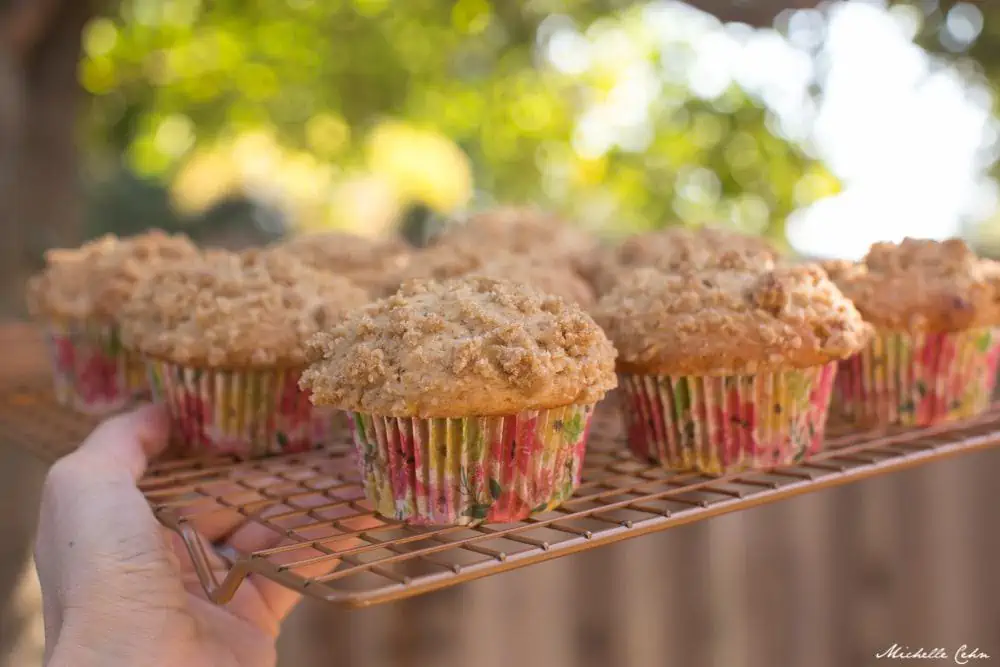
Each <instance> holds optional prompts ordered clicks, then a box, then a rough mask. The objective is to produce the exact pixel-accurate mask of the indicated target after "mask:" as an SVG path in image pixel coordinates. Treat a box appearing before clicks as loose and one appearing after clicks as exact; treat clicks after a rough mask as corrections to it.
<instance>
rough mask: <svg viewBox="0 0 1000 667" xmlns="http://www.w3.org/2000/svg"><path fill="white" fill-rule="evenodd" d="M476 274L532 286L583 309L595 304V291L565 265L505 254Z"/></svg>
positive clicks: (488, 263)
mask: <svg viewBox="0 0 1000 667" xmlns="http://www.w3.org/2000/svg"><path fill="white" fill-rule="evenodd" d="M473 273H475V274H477V275H481V276H488V277H491V278H499V279H503V280H510V281H513V282H519V283H524V284H526V285H531V286H532V287H534V288H535V289H537V290H540V291H542V292H545V293H546V294H552V295H555V296H558V297H561V298H563V299H565V300H566V301H568V302H570V303H575V304H576V305H578V306H580V307H581V308H583V309H588V308H590V307H592V306H593V305H594V302H595V301H596V297H595V296H594V290H593V289H592V288H591V287H590V285H589V284H588V283H587V281H586V280H584V279H583V278H582V277H581V276H580V274H578V273H577V272H576V271H574V270H573V269H571V268H570V267H569V266H566V265H563V264H542V263H540V262H538V261H534V260H532V259H531V258H528V257H523V256H517V255H501V256H499V257H495V258H493V259H491V260H490V261H488V262H486V263H485V264H484V265H483V266H482V267H481V268H479V269H476V270H475V271H474V272H473Z"/></svg>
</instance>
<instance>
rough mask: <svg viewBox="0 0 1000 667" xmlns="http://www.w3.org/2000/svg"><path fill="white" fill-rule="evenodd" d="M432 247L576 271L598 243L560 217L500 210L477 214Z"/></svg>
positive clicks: (511, 208)
mask: <svg viewBox="0 0 1000 667" xmlns="http://www.w3.org/2000/svg"><path fill="white" fill-rule="evenodd" d="M434 244H435V245H439V244H443V245H459V246H464V245H471V246H473V247H477V248H488V249H490V250H491V251H493V252H497V251H505V252H507V253H509V254H514V255H527V256H530V257H537V258H540V259H542V260H544V261H546V262H553V261H556V262H564V263H568V264H570V265H572V266H574V267H575V268H577V269H580V268H582V265H583V264H584V263H585V262H586V261H587V260H588V258H589V256H590V254H591V253H592V252H593V251H594V249H595V248H596V246H597V241H596V240H595V239H594V237H593V236H591V235H590V234H589V233H587V232H586V231H585V230H583V229H581V228H579V227H577V226H574V225H572V224H570V223H568V222H567V221H565V220H564V219H562V218H561V217H559V216H557V215H555V214H552V213H549V212H547V211H544V210H542V209H540V208H535V207H531V206H499V207H496V208H493V209H489V210H486V211H483V212H481V213H477V214H474V215H472V216H471V217H469V219H468V220H467V221H466V222H465V223H464V224H461V225H456V226H455V227H453V228H451V229H449V230H448V231H446V232H445V233H443V234H442V235H440V236H439V237H437V239H435V240H434Z"/></svg>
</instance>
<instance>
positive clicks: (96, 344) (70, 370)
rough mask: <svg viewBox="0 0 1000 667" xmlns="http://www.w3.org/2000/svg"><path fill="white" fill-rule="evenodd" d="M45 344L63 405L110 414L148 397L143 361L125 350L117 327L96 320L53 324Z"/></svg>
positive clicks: (51, 322) (46, 333) (47, 327)
mask: <svg viewBox="0 0 1000 667" xmlns="http://www.w3.org/2000/svg"><path fill="white" fill-rule="evenodd" d="M45 342H46V347H47V349H48V352H49V359H50V361H51V368H52V376H53V383H54V390H55V396H56V401H57V402H58V403H59V404H60V405H64V406H67V407H71V408H73V409H75V410H78V411H80V412H83V413H86V414H90V415H105V414H110V413H113V412H117V411H119V410H122V409H124V408H126V407H128V406H129V405H130V404H132V403H133V402H134V401H136V400H139V399H144V398H147V397H148V393H149V385H148V383H147V381H146V370H145V366H144V365H143V363H142V359H140V358H139V357H138V356H137V355H135V354H132V353H131V352H129V351H128V350H126V349H125V348H123V347H122V345H121V341H120V339H119V336H118V327H117V325H115V324H112V323H110V322H104V321H96V320H95V321H89V320H49V321H47V322H46V323H45Z"/></svg>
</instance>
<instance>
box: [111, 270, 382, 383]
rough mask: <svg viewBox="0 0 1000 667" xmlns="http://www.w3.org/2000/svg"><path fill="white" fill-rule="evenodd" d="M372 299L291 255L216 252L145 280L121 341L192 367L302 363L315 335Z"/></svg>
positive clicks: (126, 311)
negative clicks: (309, 342)
mask: <svg viewBox="0 0 1000 667" xmlns="http://www.w3.org/2000/svg"><path fill="white" fill-rule="evenodd" d="M367 302H368V295H367V293H366V292H365V291H364V290H362V289H361V288H359V287H357V286H356V285H354V284H353V283H351V282H350V281H349V280H347V279H346V278H343V277H341V276H337V275H333V274H330V273H326V272H322V271H316V270H315V269H312V268H309V267H307V266H305V265H303V264H301V263H299V262H298V261H297V260H294V259H293V258H291V257H290V256H287V255H283V254H280V253H266V252H254V251H251V252H246V253H242V254H232V253H226V252H213V253H209V254H207V255H206V256H205V258H204V259H203V260H202V261H200V262H188V263H175V264H171V265H165V266H163V267H161V268H160V270H158V271H155V272H153V273H151V274H150V275H149V276H147V277H146V278H145V279H144V280H142V281H141V282H140V283H139V284H138V285H137V287H136V289H135V293H134V295H133V297H132V299H130V300H129V302H128V303H127V304H126V305H125V307H124V308H123V310H122V317H121V322H122V341H123V343H124V344H125V345H126V346H127V347H129V348H131V349H134V350H137V351H139V352H142V353H143V354H147V355H150V356H153V357H158V358H163V359H167V360H169V361H172V362H175V363H179V364H184V365H190V366H204V367H210V368H236V369H246V368H271V367H279V366H280V367H286V366H287V367H290V366H302V365H304V364H305V361H306V354H305V350H306V342H307V341H308V340H309V338H311V337H312V336H313V334H315V333H316V332H317V331H319V330H320V329H321V328H323V327H324V326H333V325H334V324H335V323H336V322H338V321H339V320H340V319H342V318H343V317H344V315H345V313H346V312H347V311H348V310H350V309H352V308H357V307H359V306H362V305H364V304H365V303H367Z"/></svg>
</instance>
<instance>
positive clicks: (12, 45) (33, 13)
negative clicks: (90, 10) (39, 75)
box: [0, 0, 89, 62]
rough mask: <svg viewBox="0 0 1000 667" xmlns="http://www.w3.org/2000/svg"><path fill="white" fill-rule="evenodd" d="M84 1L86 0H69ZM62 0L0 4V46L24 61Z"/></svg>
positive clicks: (46, 28) (18, 1)
mask: <svg viewBox="0 0 1000 667" xmlns="http://www.w3.org/2000/svg"><path fill="white" fill-rule="evenodd" d="M70 1H73V2H83V3H87V2H89V0H70ZM60 4H61V0H9V1H8V2H6V3H4V5H3V6H2V7H0V48H5V49H7V50H8V52H9V53H10V54H11V55H12V56H13V57H14V58H15V59H17V60H19V61H22V62H23V61H24V60H25V59H26V58H27V57H28V55H29V54H30V53H31V51H32V50H33V49H34V48H35V46H36V45H37V44H38V42H39V41H40V40H41V39H42V38H43V37H44V36H45V34H46V33H47V32H48V29H49V27H50V25H51V23H52V20H53V18H54V17H55V15H56V10H57V9H58V8H59V5H60Z"/></svg>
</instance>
